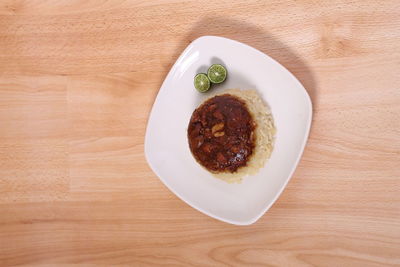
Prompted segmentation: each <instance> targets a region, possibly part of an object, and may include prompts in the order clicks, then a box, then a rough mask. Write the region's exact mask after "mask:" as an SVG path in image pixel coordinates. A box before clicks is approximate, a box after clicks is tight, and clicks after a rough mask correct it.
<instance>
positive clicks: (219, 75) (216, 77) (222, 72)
mask: <svg viewBox="0 0 400 267" xmlns="http://www.w3.org/2000/svg"><path fill="white" fill-rule="evenodd" d="M207 74H208V78H209V79H210V81H211V82H212V83H222V82H223V81H225V79H226V74H227V72H226V69H225V67H224V66H222V65H221V64H213V65H211V67H210V68H208V71H207Z"/></svg>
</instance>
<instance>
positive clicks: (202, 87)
mask: <svg viewBox="0 0 400 267" xmlns="http://www.w3.org/2000/svg"><path fill="white" fill-rule="evenodd" d="M210 85H211V83H210V80H209V79H208V77H207V75H206V74H205V73H198V74H196V76H194V87H195V88H196V89H197V90H198V91H199V92H202V93H204V92H206V91H207V90H208V89H210Z"/></svg>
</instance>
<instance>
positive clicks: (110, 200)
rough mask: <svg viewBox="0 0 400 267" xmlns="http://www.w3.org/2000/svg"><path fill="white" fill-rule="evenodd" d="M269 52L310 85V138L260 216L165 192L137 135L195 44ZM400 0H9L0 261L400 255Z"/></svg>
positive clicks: (381, 260)
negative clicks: (226, 218)
mask: <svg viewBox="0 0 400 267" xmlns="http://www.w3.org/2000/svg"><path fill="white" fill-rule="evenodd" d="M202 35H217V36H224V37H228V38H232V39H235V40H238V41H241V42H244V43H246V44H249V45H251V46H254V47H255V48H257V49H259V50H261V51H263V52H265V53H267V54H268V55H270V56H272V57H273V58H275V59H276V60H278V61H279V62H280V63H282V64H283V65H284V66H285V67H287V68H288V69H289V70H290V71H291V72H293V73H294V75H295V76H297V78H298V79H299V80H300V81H301V82H302V83H303V85H304V86H305V87H306V89H307V90H308V92H309V94H310V96H311V98H312V101H313V105H314V117H313V124H312V129H311V133H310V138H309V141H308V144H307V146H306V149H305V152H304V155H303V157H302V160H301V162H300V164H299V166H298V168H297V170H296V172H295V174H294V176H293V178H292V180H291V181H290V183H289V185H288V186H287V188H286V189H285V191H284V193H283V194H282V195H281V197H280V198H279V199H278V201H277V202H276V203H275V204H274V206H273V207H272V208H271V209H270V210H269V211H268V212H267V213H266V214H265V215H264V216H263V217H262V218H261V219H260V220H259V221H258V222H257V223H255V224H254V225H251V226H245V227H243V226H234V225H229V224H226V223H223V222H219V221H217V220H214V219H212V218H209V217H207V216H205V215H203V214H201V213H200V212H198V211H196V210H194V209H193V208H191V207H189V206H187V205H186V204H184V203H183V202H182V201H181V200H179V199H178V198H177V197H176V196H175V195H174V194H172V193H171V192H170V191H169V190H168V189H167V188H166V187H165V186H164V185H163V184H162V183H161V182H160V181H159V179H158V178H157V177H156V175H155V174H154V173H153V172H152V171H151V170H150V168H149V166H148V165H147V163H146V160H145V157H144V152H143V149H144V147H143V142H144V134H145V128H146V123H147V119H148V116H149V112H150V110H151V107H152V104H153V101H154V99H155V96H156V95H157V92H158V90H159V88H160V86H161V83H162V81H163V79H164V78H165V76H166V74H167V72H168V70H169V69H170V67H171V66H172V64H173V63H174V62H175V60H176V59H177V57H178V56H179V54H180V53H181V52H182V50H183V49H184V48H185V47H186V46H187V45H188V44H189V43H190V42H191V41H192V40H194V39H195V38H197V37H199V36H202ZM399 118H400V2H399V1H398V0H389V1H374V0H367V1H362V0H359V1H346V0H343V1H340V0H339V1H337V0H335V1H306V0H303V1H285V0H278V1H268V2H267V1H234V2H233V3H232V1H225V0H219V1H216V2H212V1H193V2H188V1H178V0H168V1H162V0H156V1H83V0H74V1H68V0H63V1H46V0H40V1H39V0H34V1H2V2H1V4H0V265H2V266H9V265H10V266H11V265H20V264H26V265H48V266H59V265H61V264H95V265H102V266H110V265H135V266H147V265H162V264H169V265H173V266H179V265H182V266H187V265H204V266H206V265H208V266H235V265H243V266H264V265H267V266H268V265H271V266H381V265H399V264H400V120H399Z"/></svg>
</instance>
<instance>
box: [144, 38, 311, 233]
mask: <svg viewBox="0 0 400 267" xmlns="http://www.w3.org/2000/svg"><path fill="white" fill-rule="evenodd" d="M213 63H220V64H223V65H224V66H226V68H227V70H228V78H227V80H226V81H225V82H224V83H223V84H221V85H218V86H215V87H212V89H211V90H213V91H214V92H215V91H216V90H223V89H228V88H240V89H256V90H257V91H258V92H259V93H260V95H261V96H262V98H263V99H264V100H265V102H266V103H268V105H269V106H270V108H271V111H272V115H273V117H274V121H275V127H276V129H277V133H276V136H275V145H274V150H273V152H272V155H271V158H270V159H269V160H268V161H267V163H266V164H265V166H264V168H262V169H261V170H260V171H259V172H258V173H257V174H256V175H252V176H247V177H245V178H244V179H243V181H242V183H240V184H228V183H226V182H224V181H222V180H219V179H216V178H214V177H213V176H212V175H211V174H210V173H209V172H207V171H206V170H205V169H204V168H202V167H201V166H200V165H199V164H198V163H197V162H196V160H195V159H194V158H193V156H192V154H191V152H190V149H189V145H188V139H187V126H188V123H189V120H190V117H191V115H192V112H193V111H194V110H195V108H196V107H197V106H198V105H199V104H200V103H201V101H202V100H203V99H204V98H205V97H207V95H208V94H207V93H205V94H201V93H199V92H197V91H196V89H195V88H194V86H193V77H194V76H195V75H196V73H199V72H206V70H207V68H208V66H210V65H211V64H213ZM311 116H312V107H311V101H310V98H309V96H308V94H307V92H306V90H305V89H304V87H303V86H302V85H301V84H300V82H299V81H298V80H297V79H296V78H295V77H294V76H293V75H292V74H291V73H290V72H289V71H288V70H287V69H285V68H284V67H283V66H282V65H280V64H279V63H278V62H276V61H275V60H273V59H272V58H270V57H269V56H267V55H265V54H264V53H262V52H260V51H258V50H256V49H254V48H252V47H250V46H248V45H245V44H242V43H239V42H237V41H233V40H230V39H226V38H221V37H215V36H204V37H200V38H198V39H196V40H195V41H193V42H192V43H191V44H190V45H189V46H188V47H187V48H186V49H185V51H183V53H182V55H181V56H180V57H179V59H178V60H177V61H176V63H175V64H174V66H173V67H172V69H171V70H170V72H169V73H168V75H167V77H166V79H165V81H164V83H163V84H162V86H161V89H160V91H159V93H158V95H157V98H156V100H155V103H154V105H153V108H152V111H151V114H150V118H149V121H148V125H147V131H146V139H145V154H146V158H147V161H148V163H149V165H150V167H151V168H152V169H153V171H154V172H155V173H156V174H157V176H158V177H159V178H160V180H161V181H162V182H163V183H164V184H165V185H166V186H167V187H168V188H169V189H170V190H171V191H172V192H173V193H175V194H176V195H177V196H178V197H179V198H181V199H182V200H183V201H185V202H186V203H187V204H189V205H190V206H192V207H193V208H195V209H197V210H199V211H201V212H203V213H205V214H207V215H209V216H211V217H214V218H216V219H218V220H221V221H224V222H228V223H232V224H238V225H247V224H251V223H254V222H255V221H257V220H258V219H259V218H260V217H261V216H262V215H263V214H264V213H265V212H266V211H267V210H268V209H269V208H270V207H271V205H272V204H273V203H274V202H275V201H276V199H277V198H278V197H279V195H280V194H281V192H282V191H283V189H284V188H285V186H286V184H287V183H288V181H289V179H290V177H291V176H292V174H293V172H294V170H295V168H296V166H297V164H298V162H299V160H300V157H301V154H302V152H303V150H304V146H305V144H306V141H307V137H308V133H309V130H310V125H311Z"/></svg>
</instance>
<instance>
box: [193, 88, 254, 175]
mask: <svg viewBox="0 0 400 267" xmlns="http://www.w3.org/2000/svg"><path fill="white" fill-rule="evenodd" d="M254 128H255V123H254V122H253V119H252V117H251V114H250V113H249V111H248V109H247V107H246V104H245V103H244V102H243V101H242V100H240V99H239V98H237V97H235V96H232V95H229V94H225V95H220V96H215V97H213V98H211V99H209V100H207V101H206V102H205V103H203V104H202V105H201V106H200V107H198V108H197V109H196V110H195V111H194V112H193V114H192V117H191V119H190V122H189V127H188V139H189V146H190V150H191V151H192V154H193V155H194V157H195V158H196V160H197V161H198V162H199V163H200V164H201V165H203V166H204V167H205V168H207V169H208V170H210V171H212V172H231V173H232V172H235V171H236V170H237V169H238V168H240V167H242V166H245V165H246V163H247V161H248V160H249V157H250V156H251V154H252V152H253V149H254V136H253V135H254V134H253V132H254Z"/></svg>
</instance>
